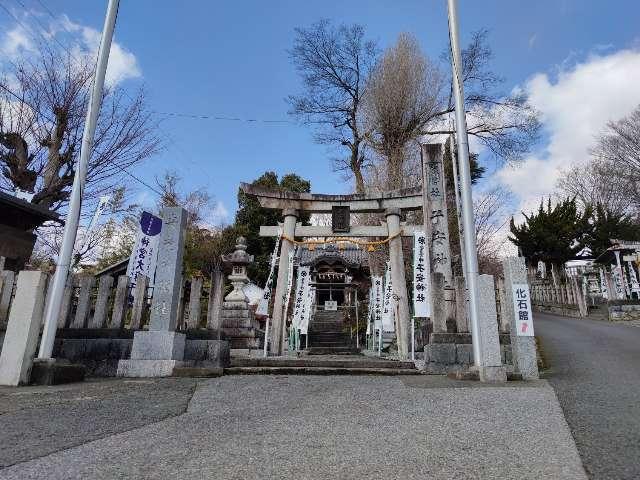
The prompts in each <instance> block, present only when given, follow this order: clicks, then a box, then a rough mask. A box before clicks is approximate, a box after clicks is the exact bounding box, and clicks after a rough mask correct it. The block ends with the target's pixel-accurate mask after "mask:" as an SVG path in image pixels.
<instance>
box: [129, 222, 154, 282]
mask: <svg viewBox="0 0 640 480" xmlns="http://www.w3.org/2000/svg"><path fill="white" fill-rule="evenodd" d="M138 227H139V229H138V235H137V238H136V244H135V247H134V248H133V251H132V252H131V257H129V265H128V267H127V276H128V277H129V278H130V280H131V287H132V289H133V288H134V287H135V285H136V277H137V276H138V274H142V275H145V276H147V277H149V286H150V287H151V286H153V283H154V277H155V272H156V260H157V258H158V242H159V240H160V232H161V231H162V219H161V218H159V217H156V216H155V215H153V214H151V213H149V212H142V215H141V216H140V223H139V225H138Z"/></svg>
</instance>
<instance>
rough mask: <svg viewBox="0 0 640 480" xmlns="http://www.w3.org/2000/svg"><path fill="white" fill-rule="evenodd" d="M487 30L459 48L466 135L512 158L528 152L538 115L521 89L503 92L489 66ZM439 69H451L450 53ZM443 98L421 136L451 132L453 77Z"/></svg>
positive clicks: (536, 136)
mask: <svg viewBox="0 0 640 480" xmlns="http://www.w3.org/2000/svg"><path fill="white" fill-rule="evenodd" d="M487 37H488V31H487V30H484V29H483V30H479V31H477V32H475V33H474V34H473V37H472V39H471V42H470V43H469V45H468V46H467V48H465V49H464V50H463V51H462V54H461V55H462V72H461V76H462V83H463V86H464V94H465V98H464V102H465V108H466V115H467V130H468V133H469V135H472V136H474V137H476V138H477V139H478V140H479V141H480V142H481V143H482V144H483V145H484V146H485V147H487V148H488V149H489V150H490V151H491V152H493V153H494V154H495V155H496V156H497V157H500V158H502V159H504V160H506V161H515V160H518V159H520V158H521V156H522V155H523V154H524V153H526V152H528V151H529V148H530V146H531V144H532V143H533V142H534V141H535V140H536V139H537V138H538V133H539V130H540V121H539V114H538V112H537V111H536V110H535V108H534V107H533V106H532V105H531V104H530V103H529V102H528V97H527V95H526V93H525V92H524V91H522V90H518V91H514V92H512V93H511V94H508V95H506V94H504V93H502V92H501V91H500V89H499V87H500V85H502V84H503V83H504V79H503V78H502V77H500V76H499V75H497V74H496V73H494V72H493V71H492V70H491V69H490V63H491V61H492V59H493V52H492V51H491V48H490V47H489V46H488V44H487ZM442 60H443V61H444V62H445V67H444V68H443V70H445V71H447V72H450V71H451V53H450V51H447V53H445V54H443V55H442ZM448 83H449V88H448V93H447V95H446V97H445V98H444V99H443V105H444V108H443V109H442V110H440V111H438V112H435V113H434V115H433V117H432V119H431V121H430V122H429V123H428V124H427V127H426V128H425V129H424V132H423V133H424V134H425V135H439V134H450V133H455V131H454V128H453V127H454V123H453V121H451V114H452V113H453V112H454V111H455V99H454V95H453V79H452V77H451V76H450V77H449V82H448Z"/></svg>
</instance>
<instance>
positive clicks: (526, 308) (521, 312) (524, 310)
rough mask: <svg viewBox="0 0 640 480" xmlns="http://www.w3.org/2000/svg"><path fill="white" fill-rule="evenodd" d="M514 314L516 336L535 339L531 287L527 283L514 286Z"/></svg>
mask: <svg viewBox="0 0 640 480" xmlns="http://www.w3.org/2000/svg"><path fill="white" fill-rule="evenodd" d="M513 313H514V315H515V320H516V335H517V336H519V337H533V316H532V314H531V298H530V295H529V285H528V284H526V283H515V284H514V285H513Z"/></svg>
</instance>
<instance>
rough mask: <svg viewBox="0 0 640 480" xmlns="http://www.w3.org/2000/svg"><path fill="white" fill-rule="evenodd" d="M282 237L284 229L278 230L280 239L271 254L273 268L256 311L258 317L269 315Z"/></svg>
mask: <svg viewBox="0 0 640 480" xmlns="http://www.w3.org/2000/svg"><path fill="white" fill-rule="evenodd" d="M281 237H282V229H279V230H278V238H277V239H276V246H275V247H274V248H273V253H272V254H271V266H270V268H269V276H268V277H267V283H265V285H264V290H263V292H262V298H261V299H260V303H259V304H258V308H257V309H256V315H269V302H270V301H271V290H272V289H273V271H274V270H275V268H276V263H277V261H278V252H279V250H280V239H281Z"/></svg>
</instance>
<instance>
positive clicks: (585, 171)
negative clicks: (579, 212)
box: [557, 157, 640, 214]
mask: <svg viewBox="0 0 640 480" xmlns="http://www.w3.org/2000/svg"><path fill="white" fill-rule="evenodd" d="M634 177H635V178H634ZM557 188H558V190H559V191H560V192H561V194H562V196H565V197H572V198H576V200H577V201H578V203H579V204H580V207H581V208H583V209H584V208H586V207H587V206H588V205H597V204H600V205H603V206H605V207H606V208H607V209H608V210H609V211H610V212H612V213H616V214H633V213H634V212H636V211H637V209H638V200H637V198H638V193H640V192H638V179H637V176H635V175H634V174H633V173H631V172H625V170H624V169H621V168H620V166H616V165H615V164H613V163H611V162H609V161H606V160H604V159H603V158H601V157H593V158H591V159H589V160H587V161H586V162H583V163H579V164H575V165H572V166H571V167H569V168H568V169H566V170H564V171H563V172H562V174H561V176H560V178H559V179H558V182H557Z"/></svg>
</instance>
